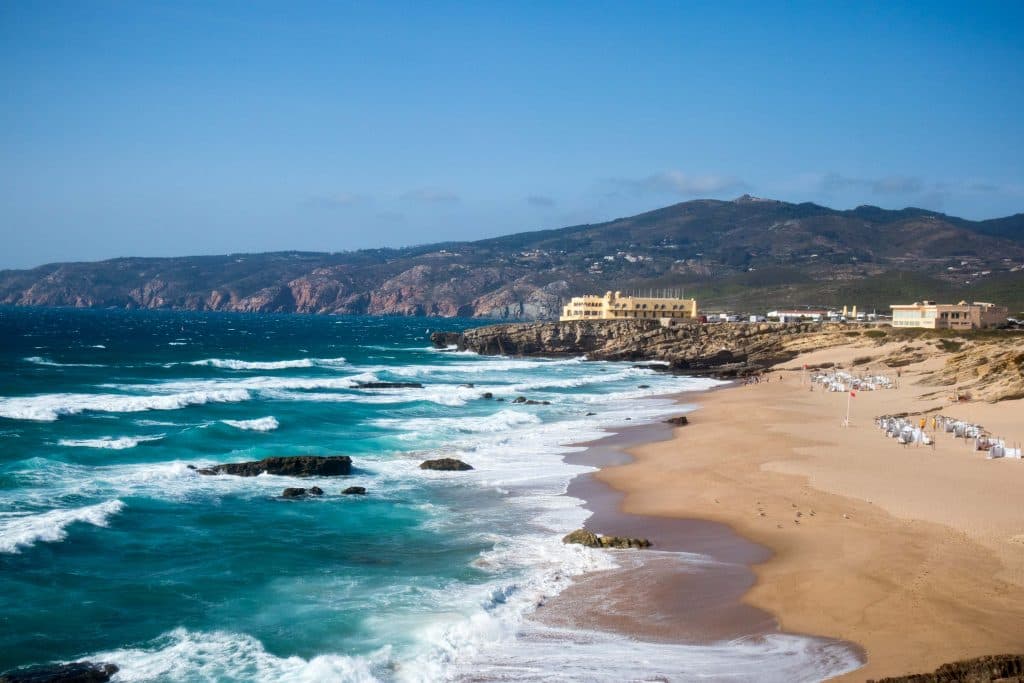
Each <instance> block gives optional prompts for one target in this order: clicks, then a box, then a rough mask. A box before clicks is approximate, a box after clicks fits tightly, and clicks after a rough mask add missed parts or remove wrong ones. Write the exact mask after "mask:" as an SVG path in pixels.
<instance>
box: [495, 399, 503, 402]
mask: <svg viewBox="0 0 1024 683" xmlns="http://www.w3.org/2000/svg"><path fill="white" fill-rule="evenodd" d="M495 400H496V401H502V402H504V401H505V399H503V398H497V399H495Z"/></svg>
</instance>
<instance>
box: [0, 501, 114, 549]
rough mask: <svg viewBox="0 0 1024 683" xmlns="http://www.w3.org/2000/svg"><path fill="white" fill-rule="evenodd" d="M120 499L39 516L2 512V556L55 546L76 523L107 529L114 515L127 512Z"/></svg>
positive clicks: (0, 538) (0, 515)
mask: <svg viewBox="0 0 1024 683" xmlns="http://www.w3.org/2000/svg"><path fill="white" fill-rule="evenodd" d="M124 507H125V505H124V503H122V502H121V501H120V500H108V501H106V502H105V503H99V504H97V505H88V506H86V507H80V508H71V509H66V510H50V511H49V512H41V513H38V514H20V513H0V553H17V552H21V549H22V548H31V547H32V546H33V545H35V544H36V543H37V542H40V541H41V542H43V543H55V542H57V541H63V540H64V539H65V538H67V527H68V526H70V525H71V524H74V523H75V522H84V523H86V524H92V525H93V526H99V527H105V526H107V525H108V524H109V519H110V517H112V516H113V515H116V514H117V513H118V512H120V511H121V510H123V509H124Z"/></svg>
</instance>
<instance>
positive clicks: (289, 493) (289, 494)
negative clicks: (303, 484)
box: [281, 488, 306, 498]
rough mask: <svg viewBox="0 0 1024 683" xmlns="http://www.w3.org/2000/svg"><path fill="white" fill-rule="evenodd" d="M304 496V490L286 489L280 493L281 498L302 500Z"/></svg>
mask: <svg viewBox="0 0 1024 683" xmlns="http://www.w3.org/2000/svg"><path fill="white" fill-rule="evenodd" d="M305 495H306V489H300V488H287V489H285V490H284V491H282V492H281V497H282V498H302V497H303V496H305Z"/></svg>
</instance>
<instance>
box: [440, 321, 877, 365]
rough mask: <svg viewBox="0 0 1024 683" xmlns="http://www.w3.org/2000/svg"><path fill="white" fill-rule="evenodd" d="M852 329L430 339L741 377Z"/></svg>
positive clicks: (653, 326)
mask: <svg viewBox="0 0 1024 683" xmlns="http://www.w3.org/2000/svg"><path fill="white" fill-rule="evenodd" d="M849 330H850V328H848V327H847V326H845V325H839V324H835V325H821V324H816V323H787V324H784V323H739V324H728V325H698V324H685V325H679V326H676V327H662V326H661V325H660V324H659V323H658V321H656V320H573V321H568V322H536V323H508V324H502V325H491V326H487V327H478V328H474V329H470V330H466V331H465V332H434V333H433V334H431V336H430V339H431V342H432V343H433V344H434V345H435V346H436V347H438V348H447V347H452V346H454V347H457V348H458V349H459V350H460V351H465V350H469V351H475V352H476V353H480V354H483V355H512V356H580V355H584V354H585V355H586V356H587V358H589V359H592V360H614V361H661V362H664V363H667V364H668V365H667V368H668V369H670V370H674V371H679V372H685V373H686V374H688V375H701V374H714V375H719V376H738V375H744V374H749V373H752V372H758V371H760V370H762V369H764V368H767V367H770V366H772V365H774V364H776V363H779V362H783V361H786V360H789V359H791V358H793V357H794V356H796V355H797V353H799V352H800V351H802V350H804V349H807V348H821V347H825V346H833V345H837V344H841V343H843V342H845V341H847V337H845V336H844V334H843V333H844V332H846V331H849ZM855 334H859V333H855Z"/></svg>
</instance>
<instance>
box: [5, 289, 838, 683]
mask: <svg viewBox="0 0 1024 683" xmlns="http://www.w3.org/2000/svg"><path fill="white" fill-rule="evenodd" d="M479 324H481V322H480V321H470V320H451V319H446V320H436V319H424V318H414V319H409V318H374V317H334V316H299V315H243V314H215V313H187V312H163V311H129V312H125V311H108V310H103V311H92V310H68V309H14V308H3V309H0V625H2V628H0V671H3V670H7V669H10V668H14V667H20V666H24V665H29V664H40V663H45V662H51V661H74V660H81V659H90V660H93V661H104V662H113V663H115V664H117V665H118V666H119V667H120V669H121V670H120V672H119V673H118V674H117V676H116V678H115V680H118V681H136V680H139V681H321V680H332V681H376V680H385V681H390V680H395V681H438V680H462V679H472V680H608V681H621V680H652V679H656V678H657V677H658V676H661V677H663V678H661V679H658V680H663V679H667V680H692V678H694V677H701V678H704V679H706V680H772V679H774V680H818V679H820V678H822V677H825V676H827V675H829V674H830V673H835V672H837V671H841V670H845V669H848V668H852V667H853V666H856V664H857V661H856V658H855V657H853V655H851V654H850V653H849V651H847V650H846V649H844V648H842V647H840V646H838V645H832V644H829V643H828V642H824V641H820V640H818V639H814V638H806V637H802V636H795V635H787V634H772V635H770V636H768V637H762V638H756V639H743V640H739V641H735V642H729V643H713V644H691V645H677V644H671V643H641V642H638V641H635V640H631V639H628V638H625V637H623V636H616V635H613V634H602V633H593V632H586V631H575V632H573V631H567V630H560V629H554V628H550V627H542V626H540V625H539V624H538V623H536V622H533V621H531V620H530V619H529V615H530V613H531V612H532V611H533V610H535V609H537V606H538V605H539V604H542V603H543V602H544V600H545V599H546V598H547V597H550V596H552V595H555V594H557V593H558V592H559V591H561V590H562V589H564V588H565V587H566V586H567V585H569V584H570V583H571V582H572V580H573V577H574V576H578V575H580V574H581V573H584V572H589V571H593V570H598V569H602V568H610V567H614V566H617V565H618V564H619V563H621V562H622V561H623V557H625V556H624V555H623V554H622V553H618V554H616V553H614V552H608V551H599V550H592V549H587V548H582V547H580V546H569V545H564V544H563V543H562V542H561V537H562V536H563V535H564V534H565V533H567V532H569V531H571V530H573V529H575V528H578V527H580V526H582V524H583V523H584V521H585V519H586V517H587V515H588V513H587V512H586V511H585V510H583V508H582V507H581V501H579V500H577V499H574V498H571V497H569V496H567V495H565V491H566V488H567V485H568V483H569V481H570V480H571V479H572V478H573V477H574V476H576V475H577V474H580V473H583V472H587V471H590V470H591V469H592V468H589V467H586V466H582V465H570V464H567V463H566V462H564V461H563V457H564V456H565V455H566V454H568V453H570V452H577V451H579V450H580V448H581V447H580V446H578V445H574V444H580V443H582V442H585V441H588V440H592V439H595V438H599V437H601V436H602V435H604V434H606V433H607V431H608V430H611V429H614V428H616V427H621V426H623V425H627V424H631V425H636V424H642V423H644V422H652V421H656V420H660V419H663V418H664V417H665V416H667V415H669V414H678V412H679V408H678V406H677V405H676V404H675V402H674V401H672V400H670V399H667V398H664V397H665V396H666V395H668V394H675V393H679V392H686V391H697V390H701V389H705V388H707V387H709V386H712V385H713V384H714V383H715V382H714V380H709V379H696V378H685V377H677V376H672V375H669V374H666V373H660V372H657V371H655V370H653V369H651V368H650V367H643V366H640V365H636V364H630V363H611V362H588V361H585V360H584V359H582V358H561V359H553V360H547V359H523V358H506V357H480V356H476V355H473V354H469V353H460V352H457V351H454V350H451V349H446V350H437V349H433V348H430V344H429V341H428V339H427V337H428V334H429V331H431V330H436V329H447V330H453V329H463V328H465V327H468V326H473V325H479ZM371 381H376V382H417V383H421V384H422V385H423V386H422V388H411V387H410V388H387V389H368V388H361V387H360V386H359V385H360V383H363V382H371ZM485 392H489V393H490V394H492V396H493V398H490V399H488V398H484V397H483V395H484V393H485ZM518 396H525V397H526V398H528V399H533V400H535V401H539V402H543V401H547V402H549V404H548V405H544V404H542V403H540V404H536V405H527V404H516V403H513V402H512V401H513V399H515V398H516V397H518ZM499 399H503V400H499ZM272 455H275V456H289V455H348V456H351V458H352V460H353V471H352V474H351V475H349V476H344V477H323V478H315V479H294V478H289V477H281V476H272V475H261V476H259V477H252V478H244V477H234V476H202V475H200V474H198V473H197V472H196V470H195V469H192V468H201V467H203V466H209V465H213V464H217V463H226V462H239V461H247V460H259V459H261V458H264V457H267V456H272ZM437 457H455V458H459V459H461V460H464V461H466V462H468V463H470V464H471V465H472V466H473V468H474V469H473V470H472V471H468V472H433V471H425V470H421V469H420V468H419V464H420V462H421V461H423V460H424V459H427V458H437ZM314 485H315V486H319V487H320V488H322V489H323V491H324V495H323V496H320V497H307V498H302V499H284V498H282V497H281V492H282V490H283V489H284V488H286V487H291V486H304V487H310V486H314ZM348 486H363V487H365V488H366V489H367V492H368V493H367V495H365V496H356V495H342V494H341V491H342V489H344V488H346V487H348ZM699 560H700V558H695V559H694V560H693V561H699Z"/></svg>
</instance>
